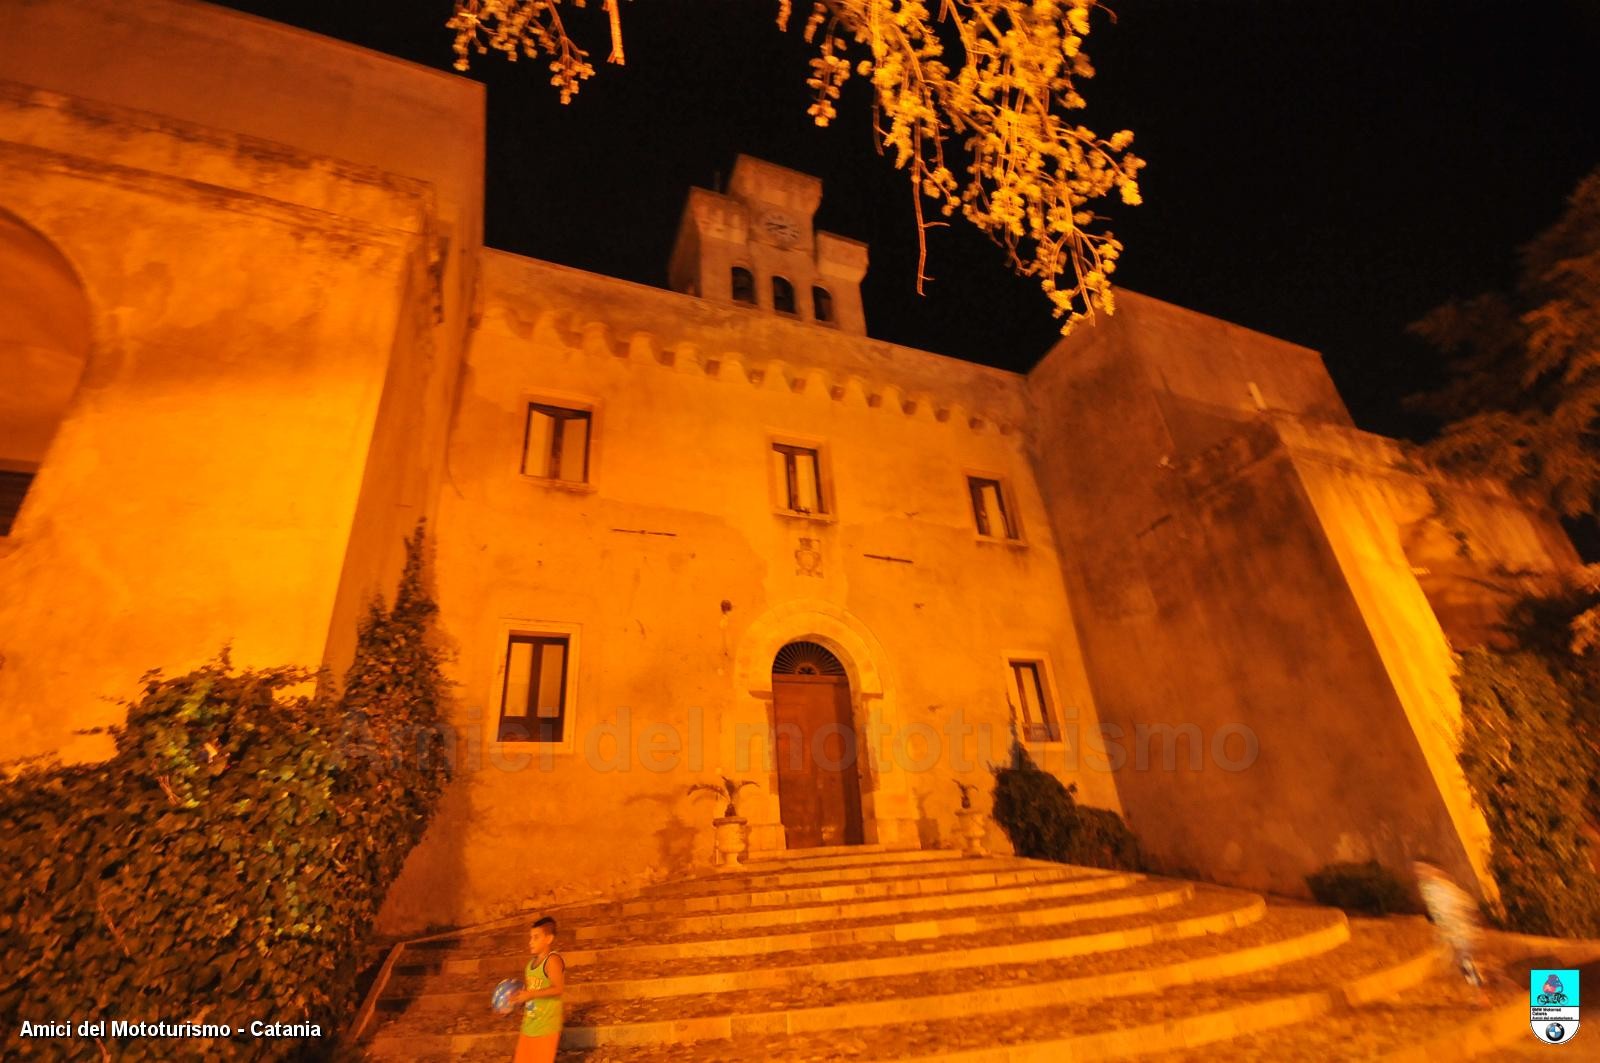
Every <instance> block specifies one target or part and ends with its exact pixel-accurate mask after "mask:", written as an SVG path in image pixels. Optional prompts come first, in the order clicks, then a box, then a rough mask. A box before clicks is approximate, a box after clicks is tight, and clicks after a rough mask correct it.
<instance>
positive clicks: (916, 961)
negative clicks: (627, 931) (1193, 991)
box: [384, 889, 1266, 1009]
mask: <svg viewBox="0 0 1600 1063" xmlns="http://www.w3.org/2000/svg"><path fill="white" fill-rule="evenodd" d="M1265 914H1266V905H1265V903H1264V902H1263V901H1262V900H1261V898H1260V897H1258V896H1256V895H1254V894H1249V893H1241V892H1236V891H1232V890H1219V889H1205V890H1203V891H1202V892H1201V893H1200V894H1199V895H1198V896H1197V897H1196V898H1195V899H1194V900H1193V901H1192V902H1190V903H1188V904H1185V905H1183V906H1181V907H1179V908H1175V909H1163V910H1161V911H1158V912H1154V913H1148V914H1143V915H1140V916H1136V917H1131V918H1130V917H1126V916H1124V917H1117V918H1107V919H1099V920H1091V921H1088V922H1086V923H1083V924H1080V925H1073V926H1060V925H1043V926H1023V927H1012V928H1009V929H1006V930H988V931H981V932H977V933H969V934H961V935H953V936H936V937H924V938H921V939H918V940H912V941H890V942H884V943H878V944H868V945H856V946H852V947H844V948H835V949H827V950H823V951H820V952H818V951H791V952H786V953H784V952H780V953H772V954H769V955H765V956H744V957H731V958H729V957H717V958H710V959H703V960H700V961H678V962H677V963H675V964H672V965H669V966H665V967H663V968H661V969H658V970H652V969H651V966H650V965H647V964H641V963H637V962H631V961H629V960H627V959H624V958H619V959H618V960H617V961H616V962H614V963H612V964H610V965H608V966H582V965H580V964H578V963H577V962H576V961H575V960H574V961H573V962H572V963H571V966H570V967H569V968H568V972H569V973H568V989H567V994H566V997H565V1000H566V1002H567V1003H568V1004H571V1005H577V1004H582V1003H586V1002H590V1001H607V1000H642V999H646V998H650V997H667V996H684V995H689V994H696V993H729V992H739V991H744V990H764V989H798V988H801V987H804V986H810V985H814V984H816V983H818V982H835V981H842V980H847V979H849V980H856V979H866V978H878V977H892V976H897V975H908V974H918V973H925V972H936V971H942V970H945V969H948V968H949V967H950V966H951V964H952V963H953V962H959V963H963V964H992V965H995V966H1001V965H1005V964H1028V963H1037V962H1042V961H1045V960H1056V959H1065V958H1067V957H1071V956H1084V955H1088V954H1090V953H1098V952H1108V951H1114V950H1119V949H1131V948H1137V947H1140V946H1144V945H1150V944H1154V943H1155V942H1158V941H1176V940H1180V939H1183V938H1190V937H1199V936H1201V935H1204V934H1221V933H1226V932H1227V931H1229V930H1234V929H1237V928H1238V927H1241V926H1247V925H1249V924H1251V923H1254V922H1257V921H1259V920H1260V919H1261V918H1263V916H1264V915H1265ZM518 966H519V964H518V963H516V960H515V958H512V959H510V961H509V962H508V964H507V965H506V966H504V967H501V968H499V970H501V971H505V972H507V973H508V974H510V973H514V972H515V970H516V968H517V967H518ZM490 984H491V983H490V979H489V978H486V977H485V976H484V975H483V974H471V975H455V976H445V977H434V978H430V979H422V980H416V979H407V980H403V981H397V982H396V984H395V986H394V991H393V993H392V994H391V995H390V998H389V999H388V1000H386V1001H385V1002H384V1003H385V1006H389V1007H405V1008H408V1009H414V1008H419V1007H436V1008H437V1007H442V1008H460V1007H470V1006H472V1005H474V1004H478V1003H481V1002H482V1000H483V999H484V994H485V993H486V992H487V991H488V988H489V986H490Z"/></svg>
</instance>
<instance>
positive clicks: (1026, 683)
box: [1010, 661, 1061, 742]
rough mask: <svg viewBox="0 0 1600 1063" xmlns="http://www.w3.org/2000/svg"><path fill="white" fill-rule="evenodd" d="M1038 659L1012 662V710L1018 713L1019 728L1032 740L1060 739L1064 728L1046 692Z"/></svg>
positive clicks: (1054, 740) (1047, 740)
mask: <svg viewBox="0 0 1600 1063" xmlns="http://www.w3.org/2000/svg"><path fill="white" fill-rule="evenodd" d="M1040 671H1041V669H1040V665H1039V662H1038V661H1012V662H1011V692H1010V701H1011V707H1012V710H1013V711H1014V712H1015V713H1016V716H1017V729H1018V731H1019V732H1020V733H1021V735H1022V737H1023V738H1024V739H1026V740H1027V741H1029V742H1059V741H1061V728H1060V726H1059V725H1058V724H1057V723H1056V715H1055V711H1054V710H1053V709H1052V707H1051V705H1050V699H1049V698H1048V697H1047V696H1046V695H1045V688H1044V678H1043V676H1041V675H1040Z"/></svg>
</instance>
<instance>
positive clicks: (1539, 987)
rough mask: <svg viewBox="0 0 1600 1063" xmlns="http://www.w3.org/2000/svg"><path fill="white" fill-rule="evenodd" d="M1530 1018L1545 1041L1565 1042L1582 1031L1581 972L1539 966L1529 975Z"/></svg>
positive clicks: (1562, 1043)
mask: <svg viewBox="0 0 1600 1063" xmlns="http://www.w3.org/2000/svg"><path fill="white" fill-rule="evenodd" d="M1528 1020H1529V1025H1531V1026H1532V1027H1533V1035H1534V1036H1535V1037H1537V1038H1538V1039H1539V1040H1541V1041H1543V1042H1544V1043H1545V1044H1549V1045H1564V1044H1566V1043H1567V1042H1568V1041H1570V1040H1572V1038H1573V1036H1574V1035H1576V1034H1577V1032H1578V972H1577V971H1576V970H1573V969H1558V970H1549V969H1544V970H1537V971H1533V972H1532V973H1531V974H1529V976H1528Z"/></svg>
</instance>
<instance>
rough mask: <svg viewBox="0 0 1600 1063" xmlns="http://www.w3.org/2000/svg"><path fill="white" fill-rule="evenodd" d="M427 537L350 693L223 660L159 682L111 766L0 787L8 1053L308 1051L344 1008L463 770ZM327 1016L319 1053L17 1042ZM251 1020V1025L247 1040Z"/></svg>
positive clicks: (300, 1047) (371, 617)
mask: <svg viewBox="0 0 1600 1063" xmlns="http://www.w3.org/2000/svg"><path fill="white" fill-rule="evenodd" d="M421 550H422V531H421V529H420V527H419V529H418V531H417V533H416V534H415V535H414V536H412V537H411V538H410V539H409V540H408V541H407V563H406V569H405V575H404V577H403V578H402V581H401V584H400V588H399V592H398V594H397V597H396V602H395V606H394V608H393V609H392V610H386V609H384V608H383V606H382V603H381V602H380V603H375V604H374V605H373V607H372V609H371V611H370V612H369V614H368V616H367V617H366V619H365V621H364V622H363V624H362V626H361V631H360V638H359V642H358V648H357V654H356V659H355V662H354V663H353V664H352V666H351V668H350V671H349V673H348V676H347V684H346V691H345V694H344V696H343V697H342V698H335V697H333V696H332V695H328V694H320V693H302V692H301V691H304V690H307V689H308V688H309V684H310V681H311V680H313V679H315V678H316V677H315V676H314V675H312V674H311V673H309V672H306V671H304V670H301V669H294V668H273V669H265V670H260V671H250V670H246V671H235V670H234V669H233V668H232V666H231V664H230V662H229V660H228V657H227V654H226V652H224V653H223V654H222V655H221V656H220V657H219V658H218V659H217V660H216V661H215V662H213V663H211V664H208V665H206V666H204V667H202V668H199V669H197V670H195V671H193V672H190V673H189V674H187V675H183V676H179V677H176V678H163V677H162V676H160V675H159V674H155V673H152V674H150V675H147V676H146V677H145V687H144V694H143V696H142V697H141V698H139V700H138V701H136V702H134V703H131V704H130V705H129V706H128V716H127V721H126V723H125V724H123V725H122V726H119V727H115V728H113V729H112V733H113V734H114V737H115V739H116V754H115V756H114V757H113V758H112V759H111V760H109V761H107V762H105V763H103V764H95V765H85V766H74V767H54V768H49V767H46V768H33V769H30V770H27V771H25V772H23V773H22V774H21V775H19V776H18V777H16V778H13V779H11V780H8V781H6V782H5V783H4V784H0V850H3V852H4V860H5V865H6V867H7V868H8V874H7V875H6V876H5V878H4V882H3V883H0V934H3V937H4V942H5V958H6V972H5V974H6V979H5V982H4V984H3V987H0V1022H3V1023H4V1025H5V1028H6V1034H7V1036H8V1037H11V1038H12V1041H11V1042H10V1043H9V1044H8V1045H7V1048H6V1055H7V1056H8V1057H13V1058H15V1057H23V1056H30V1055H32V1056H38V1057H45V1056H48V1057H50V1058H62V1057H68V1058H90V1059H99V1058H102V1051H104V1052H105V1053H107V1054H109V1056H110V1057H112V1058H117V1059H127V1060H143V1059H170V1058H174V1057H176V1056H179V1055H182V1056H190V1055H193V1056H194V1057H196V1058H200V1057H204V1058H207V1059H230V1058H250V1059H289V1058H294V1059H305V1058H316V1057H317V1056H319V1055H322V1054H325V1053H326V1052H327V1051H328V1050H329V1049H330V1047H331V1045H332V1044H333V1035H334V1034H335V1033H336V1032H337V1027H338V1025H339V1023H340V1020H341V1019H342V1017H343V1016H344V1014H345V1013H346V1012H347V1010H348V1008H349V1006H350V1003H351V995H352V992H353V988H354V981H355V976H356V973H357V972H356V964H357V961H358V957H359V956H360V955H361V944H362V942H363V940H364V939H365V938H366V937H367V936H368V935H369V934H370V932H371V928H372V923H373V920H374V917H375V916H376V913H377V911H378V906H379V904H380V903H381V902H382V900H383V896H384V894H385V892H386V891H387V890H388V888H389V886H390V884H391V883H392V882H393V881H394V878H395V876H396V875H397V874H398V872H399V868H400V865H401V862H402V861H403V860H404V858H405V855H406V853H407V852H408V851H409V850H410V849H411V848H412V846H414V845H415V844H416V842H417V841H418V840H419V839H420V838H421V835H422V831H423V829H424V827H425V826H426V824H427V821H428V818H429V816H430V814H431V810H432V808H433V806H434V803H435V801H436V799H437V798H438V796H439V794H440V792H441V790H442V788H443V786H444V784H445V782H446V780H447V778H448V775H449V767H448V764H447V762H446V759H445V757H444V743H443V734H442V732H441V729H440V725H439V724H440V720H439V703H440V697H441V690H442V686H443V680H442V678H441V676H440V672H439V669H438V663H437V659H436V656H435V654H434V652H433V650H432V649H430V648H429V644H428V640H427V628H428V624H429V621H430V618H431V617H432V614H433V613H434V612H435V606H434V605H433V602H432V600H431V599H430V598H429V596H428V595H427V593H426V592H425V590H424V589H423V586H422V579H421V575H422V573H421V565H422V561H421ZM67 1017H72V1018H73V1019H74V1020H76V1019H80V1018H96V1019H97V1018H101V1017H104V1018H106V1019H108V1020H111V1019H120V1020H126V1021H130V1022H138V1021H149V1022H155V1021H163V1020H164V1021H166V1022H168V1023H179V1022H196V1023H217V1024H220V1023H229V1024H239V1023H243V1024H244V1025H245V1027H246V1028H248V1025H249V1023H250V1021H251V1020H256V1019H259V1020H261V1021H264V1022H279V1023H315V1024H317V1025H319V1026H320V1027H321V1030H322V1033H323V1036H322V1037H321V1038H317V1039H308V1040H302V1039H299V1038H285V1039H282V1040H268V1039H257V1038H253V1037H250V1036H249V1035H248V1034H246V1035H245V1036H244V1037H234V1038H231V1039H226V1040H224V1039H205V1040H182V1041H178V1040H172V1039H167V1038H138V1039H129V1038H125V1039H122V1040H121V1041H119V1040H118V1039H116V1038H113V1037H109V1036H108V1037H106V1038H105V1045H104V1048H103V1049H102V1047H101V1046H97V1045H96V1044H95V1042H94V1041H93V1040H78V1039H76V1038H74V1039H69V1040H31V1041H22V1040H19V1039H17V1033H18V1027H19V1023H20V1022H21V1020H23V1019H30V1020H35V1021H39V1020H47V1019H55V1020H64V1019H66V1018H67ZM236 1028H237V1027H236Z"/></svg>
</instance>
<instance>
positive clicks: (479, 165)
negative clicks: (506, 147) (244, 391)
mask: <svg viewBox="0 0 1600 1063" xmlns="http://www.w3.org/2000/svg"><path fill="white" fill-rule="evenodd" d="M0 79H10V80H12V81H15V82H17V83H20V84H23V85H29V86H33V87H36V88H40V89H44V90H49V91H55V92H60V93H62V94H65V95H66V96H68V97H70V98H71V99H73V100H78V101H83V102H82V112H81V113H82V116H83V117H84V119H85V120H90V121H94V120H98V121H102V122H103V121H108V120H110V121H117V120H120V119H116V118H111V117H109V116H110V115H112V114H122V113H125V111H127V110H133V111H140V112H148V114H149V115H150V116H151V117H150V119H149V121H151V122H154V123H156V124H158V125H159V124H161V123H164V122H167V121H169V120H170V121H172V122H174V123H175V124H176V125H178V126H183V127H186V128H190V129H194V128H203V129H207V130H217V131H225V132H226V133H227V134H228V135H239V137H241V138H243V139H248V140H249V141H250V146H249V147H248V148H247V149H228V150H230V151H233V152H235V153H236V154H237V153H240V152H241V151H242V152H243V153H246V154H250V155H253V156H254V157H255V158H257V159H258V160H260V161H261V162H263V163H265V162H273V163H276V164H277V169H276V171H275V173H274V174H273V178H272V180H273V182H274V183H273V184H271V185H266V184H258V185H257V186H252V187H251V188H250V189H249V194H250V195H252V196H260V197H265V198H267V199H276V198H288V199H291V200H293V199H295V198H296V197H297V196H298V195H299V194H300V190H301V189H302V188H304V189H313V190H315V191H316V192H317V193H318V194H319V196H320V198H318V199H317V201H316V202H315V203H314V204H310V203H308V206H309V207H310V208H311V209H314V210H317V211H321V212H324V213H325V214H326V215H328V218H327V219H326V220H329V221H332V220H336V219H338V218H339V217H341V216H343V215H347V214H349V213H352V210H353V204H352V203H350V202H347V201H346V199H347V198H348V197H351V196H352V195H355V196H357V197H359V195H361V194H362V193H361V192H360V190H361V189H363V188H364V187H366V186H368V185H370V184H372V183H373V182H375V181H376V182H378V183H379V184H381V183H383V182H385V181H388V180H389V179H390V177H389V175H392V176H393V177H397V178H401V179H404V180H405V181H406V182H407V183H408V191H407V192H406V193H405V194H406V195H408V196H422V197H424V199H425V202H424V203H422V205H421V207H420V210H421V212H422V216H421V217H419V218H418V219H416V220H414V221H412V222H409V223H408V225H409V226H410V227H411V229H412V230H414V235H415V243H416V247H415V261H414V262H412V263H410V264H408V265H407V266H405V267H403V268H400V269H398V270H396V271H391V273H390V274H389V275H387V276H384V275H380V276H376V277H371V278H359V279H357V280H356V282H355V283H353V284H351V285H349V286H347V287H343V288H328V289H325V290H323V291H322V292H320V293H319V292H315V291H314V290H313V288H312V285H313V284H314V283H315V281H314V280H313V279H312V276H311V275H309V274H297V273H292V272H291V273H285V274H281V275H270V274H266V273H262V272H252V274H251V276H252V277H253V278H254V284H255V285H256V286H261V285H266V284H271V285H272V286H273V287H275V288H284V287H287V288H290V289H294V290H296V291H301V292H302V294H303V295H304V296H305V298H306V299H307V300H309V301H310V302H311V303H312V305H313V306H315V307H316V308H317V309H315V310H311V311H305V312H308V313H320V312H321V309H320V308H321V306H322V304H324V303H330V302H342V301H346V300H348V301H349V302H350V303H351V304H352V305H351V307H350V310H351V311H354V310H355V309H356V304H359V303H360V302H362V301H365V300H367V299H369V298H371V290H372V289H373V288H381V289H382V290H383V302H382V303H380V304H377V305H383V303H386V304H387V305H388V306H389V307H390V308H391V313H392V314H393V316H392V318H391V320H390V321H389V322H388V326H389V328H390V329H391V332H392V334H391V335H389V336H386V337H384V338H383V340H381V341H380V342H381V343H382V345H383V348H384V350H385V352H386V353H387V355H388V357H389V358H390V364H389V366H388V368H387V370H384V371H383V373H382V375H380V376H379V377H378V379H379V381H380V384H379V386H380V387H381V388H382V389H383V391H382V396H383V397H382V399H381V404H380V410H379V413H378V415H377V416H376V419H375V420H374V421H373V423H372V426H371V433H370V435H369V438H368V440H367V447H366V450H365V451H363V450H362V449H361V448H359V447H358V448H357V449H356V450H354V451H352V452H351V461H352V462H353V463H354V464H353V468H354V469H355V470H356V475H357V476H358V477H359V482H360V484H361V486H360V492H359V501H358V503H357V509H356V514H355V518H354V521H353V523H352V524H351V526H350V528H349V531H348V534H347V541H346V544H345V548H344V560H343V562H342V565H341V568H340V570H339V572H338V573H337V574H336V576H335V577H334V581H335V587H336V591H335V599H334V607H333V609H332V611H331V613H330V614H329V615H327V616H325V617H319V618H318V619H317V620H315V621H309V622H311V623H312V624H313V625H314V626H315V627H317V628H318V629H319V630H317V631H316V632H315V633H314V637H313V635H311V634H308V635H307V638H306V639H305V640H304V641H303V643H296V646H297V652H300V653H302V654H304V655H301V656H297V657H296V658H295V662H296V663H304V664H309V665H317V664H328V665H330V666H331V667H333V668H334V669H335V670H336V671H337V670H342V669H343V668H344V667H345V665H346V664H347V663H348V661H349V656H350V653H351V651H352V649H353V647H354V632H355V625H356V620H357V617H358V616H359V615H360V612H361V610H362V609H363V608H364V606H365V604H366V602H367V601H368V600H369V599H370V597H371V596H372V595H373V594H376V593H380V592H392V589H393V586H394V582H395V579H396V578H397V576H398V574H399V570H400V561H401V556H402V550H401V541H402V538H403V537H404V535H405V534H406V533H408V532H409V531H410V530H411V528H412V527H413V526H414V525H415V522H416V521H417V519H418V518H420V517H423V516H426V515H428V513H429V510H430V507H431V504H432V499H433V498H434V496H435V495H436V493H437V475H438V470H439V468H440V466H441V462H440V457H441V455H442V454H443V449H444V436H445V432H446V430H447V427H448V424H447V420H446V418H447V416H448V411H449V408H450V406H451V404H452V395H453V388H454V385H455V383H456V381H457V379H458V368H459V361H460V356H461V349H462V345H463V343H464V341H465V336H466V330H467V321H468V318H469V316H470V311H471V301H472V288H473V284H474V271H475V268H476V263H477V258H478V249H479V247H480V246H481V245H482V235H483V230H482V226H483V166H484V90H483V87H482V86H481V85H479V84H477V83H476V82H473V81H470V80H467V79H465V78H459V77H454V76H451V75H449V74H444V73H440V72H438V71H435V70H430V69H427V68H425V67H419V66H416V65H413V64H410V63H406V62H403V61H401V60H398V59H394V58H392V57H390V56H386V55H382V54H380V53H377V52H373V51H370V50H368V49H364V48H359V47H356V46H354V45H349V44H345V43H343V42H340V41H334V40H331V39H329V38H326V37H320V36H317V35H315V34H312V33H307V32H305V31H303V30H298V29H295V28H293V27H290V26H285V25H282V24H280V23H275V22H271V21H268V20H266V19H261V18H255V17H253V16H249V15H244V14H240V13H238V12H234V11H228V10H225V9H222V8H218V7H214V6H212V5H209V4H204V3H194V2H191V0H141V2H140V3H137V4H126V3H120V2H117V0H72V2H66V0H35V2H32V3H26V4H7V5H3V6H0ZM103 105H114V106H113V107H112V108H111V109H109V110H108V109H106V107H105V106H103ZM72 106H77V105H76V104H74V105H72ZM96 112H98V113H100V114H101V117H100V118H99V119H93V118H91V115H92V114H94V113H96ZM154 116H160V117H159V118H156V117H154ZM175 142H176V143H178V144H181V145H184V146H183V147H182V148H181V149H180V150H182V151H183V152H184V157H183V159H182V162H181V165H178V166H174V167H172V168H171V172H172V173H173V174H174V175H176V176H179V177H184V178H190V179H191V180H192V184H193V187H194V188H195V189H196V190H198V189H201V188H203V186H206V185H209V184H211V183H213V182H215V181H221V182H222V183H223V184H224V185H226V186H227V187H232V185H231V184H229V182H230V181H231V180H232V178H231V177H229V176H219V175H218V174H215V173H213V172H211V166H210V163H209V161H208V159H207V157H206V155H205V153H204V152H203V151H198V150H194V149H192V148H190V147H189V146H188V144H189V138H188V137H187V135H186V134H184V135H180V136H179V137H178V138H177V139H176V141H175ZM334 159H337V160H341V161H340V162H339V163H333V162H332V161H331V160H334ZM312 160H316V161H315V162H312ZM142 164H143V163H142V161H140V160H137V159H135V160H133V161H132V165H135V166H138V165H142ZM351 164H354V165H351ZM345 171H348V172H345ZM264 172H265V167H263V175H264ZM330 173H331V174H335V175H338V177H339V178H340V179H341V180H329V176H328V175H329V174H330ZM341 181H342V183H341ZM291 189H293V190H291ZM4 206H5V204H4V203H0V207H4ZM101 224H102V225H115V224H117V223H116V222H114V221H112V220H111V219H103V220H102V222H101ZM150 239H151V240H152V241H153V242H156V243H159V242H161V241H162V240H163V239H165V237H164V236H162V235H160V234H159V233H151V234H150ZM408 253H410V252H408ZM236 254H238V255H239V256H240V259H241V261H247V260H248V255H249V252H248V245H245V247H243V248H239V249H236ZM269 277H270V280H269ZM321 279H322V280H327V279H328V278H321ZM397 284H398V285H401V286H403V289H404V290H403V291H399V292H398V293H397V292H396V291H395V290H394V289H395V287H396V285H397ZM247 290H253V289H247ZM397 294H398V300H397V299H396V296H397ZM214 300H215V297H214V296H213V297H210V300H209V301H214ZM401 307H403V308H404V309H403V311H402V309H401ZM308 383H310V381H308ZM302 646H305V647H314V650H303V649H299V647H302Z"/></svg>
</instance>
